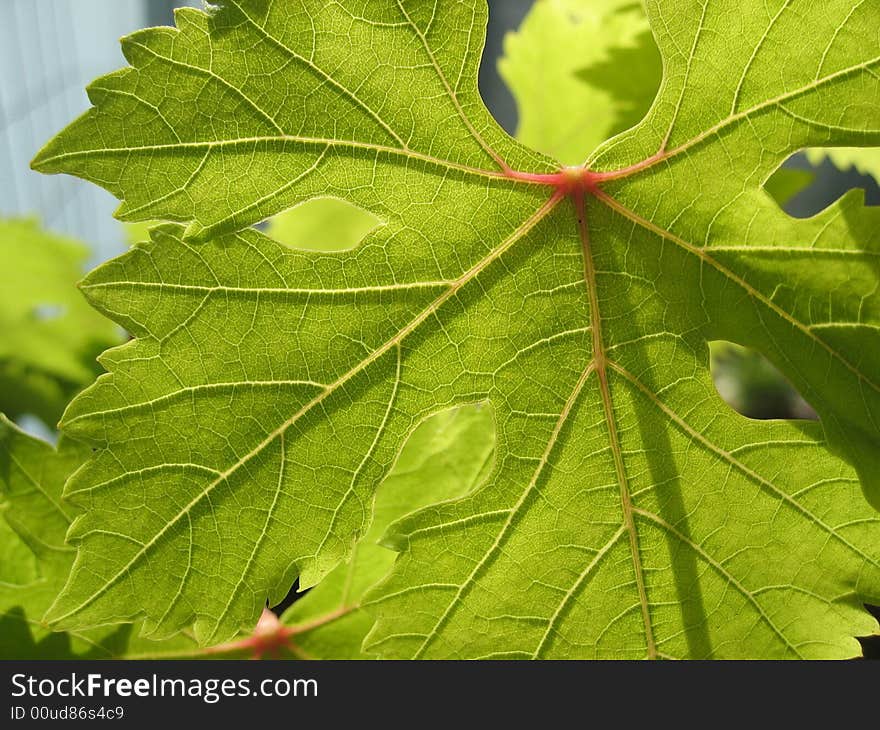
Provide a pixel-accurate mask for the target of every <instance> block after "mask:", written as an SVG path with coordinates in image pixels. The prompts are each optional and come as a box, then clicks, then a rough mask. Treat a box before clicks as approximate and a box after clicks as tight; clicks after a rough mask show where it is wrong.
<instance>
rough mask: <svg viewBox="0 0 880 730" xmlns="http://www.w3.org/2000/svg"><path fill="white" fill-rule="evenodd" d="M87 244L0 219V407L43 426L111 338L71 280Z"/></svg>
mask: <svg viewBox="0 0 880 730" xmlns="http://www.w3.org/2000/svg"><path fill="white" fill-rule="evenodd" d="M87 257H88V250H87V249H86V248H85V247H84V246H83V245H81V244H79V243H75V242H73V241H70V240H68V239H66V238H62V237H60V236H57V235H54V234H50V233H48V232H46V231H44V230H42V229H41V228H40V226H39V225H38V224H37V223H36V222H35V221H33V220H0V260H2V261H3V267H2V268H0V333H2V334H0V411H2V412H3V413H6V414H7V415H8V416H10V417H13V418H14V417H17V416H19V415H21V414H23V413H31V414H34V415H36V416H39V417H40V418H42V419H43V420H44V421H46V422H47V423H48V424H49V425H51V426H54V425H55V421H56V420H57V419H58V418H59V416H60V415H61V412H62V411H63V410H64V406H65V405H66V403H67V401H68V400H69V399H70V398H71V397H72V396H73V395H74V393H76V392H77V391H79V390H80V389H81V388H83V387H84V386H85V385H86V384H88V383H89V382H91V381H92V380H93V379H94V377H95V374H96V367H97V366H96V365H95V357H96V356H97V355H98V353H100V352H101V350H103V349H105V348H107V347H109V346H110V345H112V344H114V343H115V342H117V341H119V339H120V337H119V335H118V334H117V331H116V328H115V327H114V326H113V325H112V324H111V323H110V322H108V321H107V320H106V319H104V318H103V317H100V316H97V315H96V314H95V312H94V311H93V310H92V309H91V308H90V307H89V306H88V304H86V302H85V300H84V299H83V298H82V296H81V295H80V293H79V292H78V291H77V290H76V287H75V284H76V282H77V281H78V280H79V279H80V278H81V276H82V274H83V264H84V263H85V260H86V258H87Z"/></svg>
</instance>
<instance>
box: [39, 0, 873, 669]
mask: <svg viewBox="0 0 880 730" xmlns="http://www.w3.org/2000/svg"><path fill="white" fill-rule="evenodd" d="M647 9H648V19H649V22H650V26H651V28H652V31H653V34H654V37H655V39H656V41H657V45H658V48H659V50H660V53H661V55H662V58H663V68H664V77H663V83H662V86H661V90H660V92H659V94H658V97H657V99H656V100H655V102H654V104H653V105H652V107H651V110H650V111H649V112H648V115H647V116H646V118H645V119H644V120H643V121H642V122H641V123H639V124H638V125H637V126H636V127H635V128H633V129H632V130H630V131H628V132H625V133H623V134H621V135H619V136H617V137H615V138H614V139H612V140H611V141H609V142H608V143H606V144H604V145H602V146H601V147H600V148H599V149H598V150H597V151H596V152H595V153H594V154H593V155H592V156H591V157H590V159H589V161H588V164H587V166H586V167H584V168H577V169H568V168H566V169H562V168H560V166H559V165H558V163H554V162H553V161H552V160H551V159H549V158H547V157H543V156H541V155H539V154H538V153H536V152H533V151H530V150H528V149H527V148H525V147H524V146H522V145H520V144H518V143H516V142H514V141H513V140H511V139H509V138H508V137H506V136H505V135H504V133H503V132H502V131H501V130H500V128H499V127H498V126H497V125H496V124H495V123H494V122H493V120H492V119H491V117H490V116H489V114H488V112H487V111H486V110H485V108H484V107H483V105H482V103H481V101H480V98H479V95H478V93H477V89H476V77H477V66H478V63H479V55H480V50H481V48H482V42H483V36H484V29H485V22H486V5H485V3H484V2H482V1H478V0H465V1H461V2H450V3H441V4H435V3H422V2H418V3H417V2H405V1H404V0H400V1H398V2H393V3H388V2H384V1H383V2H378V1H376V2H363V1H360V2H357V3H355V2H337V3H333V4H326V3H323V2H318V1H317V0H315V1H314V2H311V1H304V2H301V3H299V4H298V5H297V9H296V12H291V10H290V5H289V4H287V3H280V2H271V1H270V0H247V1H246V0H226V1H224V2H222V3H220V4H219V5H218V6H217V7H212V9H211V11H210V12H208V13H199V12H197V11H193V10H185V11H181V12H179V13H178V15H177V29H150V30H146V31H142V32H140V33H137V34H135V35H133V36H130V37H129V38H127V39H126V40H124V42H123V46H124V49H125V52H126V54H127V58H128V60H129V61H130V62H131V63H132V67H131V68H129V69H126V70H124V71H121V72H118V73H116V74H112V75H110V76H109V77H104V78H102V79H99V80H98V81H96V82H95V83H94V84H93V85H92V86H91V87H90V95H91V99H92V101H93V102H94V103H95V104H96V106H95V108H94V109H92V110H91V111H90V112H88V113H87V114H86V115H85V116H84V117H82V118H80V119H79V120H78V121H76V122H74V124H72V125H71V126H70V127H69V128H68V129H67V130H65V131H64V132H62V133H61V134H60V135H59V136H58V137H56V138H55V139H54V140H53V141H51V142H50V143H49V144H48V145H47V146H46V148H44V150H43V151H42V152H41V153H40V155H39V156H38V157H37V159H36V160H35V162H34V165H35V166H36V167H37V168H38V169H42V170H45V171H50V172H51V171H65V172H70V173H74V174H77V175H80V176H82V177H84V178H87V179H91V180H93V181H95V182H98V183H99V184H102V185H104V186H106V187H108V188H109V189H110V190H111V191H112V192H114V193H115V194H116V195H118V196H120V197H121V198H123V199H124V202H123V205H122V207H121V209H120V214H121V215H122V216H123V217H126V218H132V219H137V218H144V219H146V218H165V219H171V220H174V221H178V222H180V223H185V224H186V225H185V226H184V225H174V224H168V225H165V226H161V227H159V228H157V229H154V230H153V231H152V232H151V235H152V239H151V241H149V242H147V243H145V244H142V245H139V246H137V247H135V248H134V249H133V250H132V251H130V252H129V253H127V254H125V255H124V256H122V257H120V258H118V259H116V260H115V261H112V262H109V263H108V264H106V265H104V266H102V267H100V268H98V269H97V270H96V271H95V272H93V273H92V274H91V275H90V276H89V277H88V279H87V281H86V282H85V284H84V286H83V290H84V292H85V293H86V295H87V296H88V298H89V299H90V301H91V302H92V303H93V304H94V305H95V306H96V307H97V308H98V309H99V310H101V311H103V312H104V313H106V314H107V315H108V316H110V317H112V318H113V319H114V320H115V321H117V322H118V323H120V324H123V325H124V326H126V327H127V328H128V329H129V330H130V331H131V332H133V333H134V335H135V336H136V339H135V341H133V342H131V343H128V344H126V345H125V346H123V347H121V348H117V349H115V350H111V351H110V352H108V353H106V354H105V355H104V356H103V357H102V364H103V365H104V366H105V367H106V369H107V370H108V373H107V374H106V375H104V376H102V377H101V378H100V379H99V381H98V382H97V383H96V384H95V385H94V386H93V387H92V388H90V389H89V390H88V391H86V392H85V393H83V394H82V395H81V396H79V397H78V398H77V399H76V400H75V401H74V402H73V403H72V404H71V406H70V407H69V409H68V411H67V412H66V414H65V418H64V428H65V430H66V431H67V432H68V433H69V434H71V435H74V436H76V437H78V438H82V439H85V440H87V441H88V442H89V443H91V444H93V445H94V446H95V448H96V449H98V452H97V453H96V455H95V457H94V458H93V459H92V460H91V461H89V463H88V464H86V466H84V467H83V468H82V469H81V470H79V471H78V472H77V473H76V474H75V475H74V476H73V477H72V478H71V479H70V481H69V482H68V484H67V486H66V492H65V493H66V494H67V495H68V496H69V497H70V498H71V499H74V500H75V501H76V503H77V504H78V505H80V506H81V507H82V508H84V509H85V513H84V514H83V516H81V517H79V518H78V519H77V520H76V522H75V523H74V525H73V526H72V528H71V530H70V533H69V540H70V541H71V542H72V543H73V544H76V545H77V547H78V551H77V559H76V563H75V565H74V568H73V571H72V574H71V577H70V580H69V581H68V583H67V585H66V586H65V588H64V590H63V592H62V593H61V595H60V596H59V597H58V599H57V601H56V602H55V604H54V605H53V606H52V608H51V609H50V611H49V614H48V617H47V618H48V619H49V620H50V621H52V622H54V624H55V625H56V626H58V627H60V628H64V627H76V626H91V625H96V624H102V623H107V622H108V621H113V620H128V619H131V618H133V617H135V616H143V618H144V625H145V628H146V630H147V631H148V632H150V633H151V635H153V636H156V637H162V636H165V635H168V634H171V633H173V632H175V631H178V630H179V629H181V628H182V627H186V626H190V625H192V626H193V631H194V636H195V637H196V639H197V641H199V642H200V643H202V644H204V643H214V642H222V641H225V640H226V639H227V638H229V637H232V636H233V635H234V634H235V633H236V632H237V631H239V630H242V629H246V628H247V627H250V626H253V624H254V622H255V621H256V619H257V617H258V616H259V615H260V612H261V611H262V608H263V605H264V603H265V600H266V597H267V596H268V598H269V602H270V604H272V603H275V602H276V601H277V600H279V599H280V598H281V597H282V596H283V595H284V594H285V593H286V592H287V590H288V589H289V587H290V586H291V584H292V583H293V580H294V578H295V577H296V576H297V575H299V577H300V584H301V586H302V587H310V586H313V585H315V584H316V583H317V582H318V581H319V580H320V579H321V578H322V577H323V576H325V575H326V574H327V573H329V572H330V571H332V569H333V568H334V567H335V566H336V565H337V564H338V563H340V562H341V561H342V560H345V559H347V558H348V557H349V556H350V554H351V551H352V547H353V545H354V544H355V542H356V540H357V539H358V537H359V536H360V535H361V534H363V533H364V531H365V530H366V529H367V528H368V526H369V522H370V519H371V512H372V503H373V497H374V494H375V489H376V486H377V485H378V483H379V482H380V480H381V479H382V477H383V475H384V474H386V473H387V471H388V469H389V468H390V466H391V464H392V463H393V460H394V458H395V455H396V453H397V452H398V450H399V449H400V446H401V444H402V443H403V442H404V440H405V438H406V436H407V435H408V434H409V433H410V432H411V431H412V430H413V428H414V426H415V425H416V424H417V423H419V422H420V421H422V420H423V419H424V418H425V417H427V416H428V415H430V414H432V413H435V412H437V411H438V410H442V409H445V408H448V407H450V406H454V405H458V404H463V403H473V402H476V401H486V402H488V403H490V404H491V406H492V411H493V413H494V417H495V426H496V436H497V442H496V456H495V462H494V469H493V472H492V474H491V476H490V477H489V478H488V479H487V481H486V483H485V485H484V486H483V487H482V488H480V489H478V490H476V491H474V492H472V493H470V494H468V495H466V496H464V497H462V498H460V499H458V500H454V501H451V502H445V503H442V504H440V505H434V506H430V507H427V508H425V509H423V510H421V511H419V512H417V513H415V514H414V515H412V516H410V517H405V518H403V519H402V520H399V521H398V522H396V523H395V524H394V525H392V526H391V527H390V528H389V533H388V535H387V544H390V545H392V546H394V547H395V548H396V549H398V550H400V551H402V553H403V554H402V555H401V557H400V558H399V559H398V561H397V562H396V563H395V568H394V571H393V573H392V574H391V576H390V577H389V578H388V579H387V581H386V582H384V583H383V585H382V587H381V588H379V589H377V590H376V591H375V592H374V593H373V594H372V597H371V599H370V605H371V606H372V607H374V609H375V614H376V616H377V623H376V625H375V627H374V629H373V631H372V633H371V636H370V637H368V639H367V642H368V643H367V648H368V649H369V650H371V651H375V652H378V653H381V654H383V655H387V656H395V657H465V656H496V657H500V656H510V657H526V656H530V657H531V656H547V657H569V658H572V657H592V656H609V655H613V656H620V657H624V656H627V657H629V656H633V657H635V656H647V657H659V656H674V657H679V656H698V657H703V656H713V657H731V656H760V657H816V656H821V657H839V656H850V655H853V654H855V653H857V652H858V644H857V642H856V641H855V639H853V636H856V635H861V634H865V633H870V632H872V631H875V630H876V622H875V621H874V620H873V619H872V618H871V617H870V615H869V614H867V613H866V612H865V611H864V609H863V606H862V603H863V602H865V601H875V602H876V601H878V600H880V563H878V554H877V553H878V551H877V535H878V524H877V518H876V514H875V512H874V511H873V510H872V509H871V508H870V506H869V505H868V504H867V503H866V502H865V501H864V500H863V499H862V497H861V495H860V493H859V489H858V483H859V482H861V486H862V488H863V490H864V493H865V495H867V496H868V498H869V499H871V500H873V502H874V503H875V504H878V503H880V477H878V475H880V449H878V448H877V445H878V442H880V426H878V423H880V377H878V372H880V360H878V357H877V353H878V352H880V348H878V347H877V345H878V344H880V342H878V340H880V299H878V295H877V291H878V287H877V276H878V274H877V268H876V259H877V256H878V253H880V211H877V210H872V209H866V208H864V206H863V204H862V203H863V201H862V198H861V196H860V195H859V194H858V193H851V194H849V195H847V196H845V197H844V198H843V199H841V200H840V201H838V202H837V203H835V204H834V205H833V206H831V207H830V208H828V209H827V210H826V211H824V212H823V213H822V214H820V215H819V216H816V217H814V218H811V219H808V220H797V219H793V218H791V217H789V216H788V215H786V214H785V213H784V212H783V211H782V210H781V209H780V208H779V206H778V204H777V203H776V202H775V201H774V200H773V199H772V198H771V197H770V196H769V195H768V193H767V192H766V190H765V189H764V187H763V183H764V181H765V180H767V178H768V177H769V176H770V175H771V173H772V172H773V171H774V170H775V169H777V168H778V167H779V166H780V165H781V164H782V162H783V161H784V160H785V159H786V158H787V157H788V156H790V155H791V154H792V153H793V152H795V151H797V150H799V149H803V148H807V147H828V146H847V145H848V146H852V145H856V146H858V145H872V144H878V143H880V127H878V122H877V120H878V119H880V74H878V68H880V37H878V24H877V23H876V19H877V11H876V7H874V6H872V5H868V4H865V3H859V2H857V0H826V2H824V3H822V5H821V7H820V6H817V5H815V4H812V3H810V2H807V0H789V2H786V3H784V4H782V3H776V4H774V5H773V6H771V5H768V4H767V3H765V2H763V1H761V2H759V1H758V0H746V2H745V3H744V2H742V1H741V0H737V2H735V3H734V2H733V0H715V1H714V2H702V3H700V2H697V1H696V0H652V2H650V3H648V6H647ZM741 18H744V19H747V20H748V22H739V19H741ZM732 19H737V22H733V20H732ZM571 52H572V53H577V52H579V49H577V48H572V49H571ZM794 52H796V53H797V56H798V63H796V64H795V63H791V55H792V53H794ZM206 120H210V123H206ZM585 152H586V151H585ZM328 196H329V197H338V198H340V199H344V200H347V201H349V202H350V203H352V204H354V205H357V206H358V207H360V208H362V209H364V210H367V211H370V212H371V213H373V214H374V215H375V216H376V217H377V218H379V219H380V220H382V221H383V222H384V225H382V226H381V227H380V228H377V229H375V230H374V231H372V232H371V233H370V234H369V235H367V236H366V238H365V239H364V240H363V242H362V243H361V245H360V246H358V247H357V248H355V249H354V250H351V251H343V252H338V253H327V252H315V251H306V250H301V249H291V248H289V247H286V246H284V245H282V244H279V243H278V242H275V241H273V240H271V239H268V238H267V237H266V236H264V235H262V234H261V233H259V232H258V231H255V230H253V229H247V226H250V225H251V224H253V223H255V222H257V221H259V220H261V219H264V218H266V217H267V216H271V215H274V214H276V213H279V212H281V211H282V210H286V209H288V208H290V207H291V206H294V205H296V204H297V203H298V202H301V201H303V200H305V199H308V198H313V197H328ZM713 340H726V341H730V342H735V343H738V344H740V345H743V346H747V347H750V348H752V349H755V350H757V351H759V352H761V353H763V354H764V355H765V356H767V358H768V359H769V360H770V361H771V362H772V363H773V364H774V365H775V366H776V367H778V368H779V369H780V371H781V372H782V373H783V374H784V375H785V376H786V377H788V378H789V380H790V381H791V382H792V384H793V385H794V386H795V387H796V388H797V389H798V391H799V392H800V393H802V394H803V395H804V397H805V398H806V399H807V400H808V402H809V403H810V404H811V405H812V406H813V407H814V408H815V409H816V411H817V412H818V414H819V415H820V417H821V419H822V424H821V426H820V425H819V424H810V423H806V424H804V423H784V422H778V423H777V422H771V423H756V422H752V421H748V420H746V419H743V418H742V417H740V416H738V415H737V414H735V413H734V412H733V411H732V410H731V409H730V408H729V407H728V406H727V405H726V404H724V403H723V402H722V401H721V399H720V398H719V396H718V394H717V392H716V390H715V388H714V386H713V385H712V382H711V377H710V375H709V370H708V360H709V355H708V346H707V342H708V341H713ZM371 610H372V609H371Z"/></svg>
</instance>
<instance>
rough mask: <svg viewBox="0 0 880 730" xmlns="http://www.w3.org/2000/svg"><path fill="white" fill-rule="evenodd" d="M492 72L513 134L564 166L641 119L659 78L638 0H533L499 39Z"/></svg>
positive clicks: (654, 49)
mask: <svg viewBox="0 0 880 730" xmlns="http://www.w3.org/2000/svg"><path fill="white" fill-rule="evenodd" d="M498 71H499V73H500V74H501V77H502V78H503V79H504V81H505V82H506V83H507V85H508V86H509V87H510V90H511V92H512V93H513V97H514V99H515V100H516V103H517V108H518V111H519V126H518V128H517V139H519V140H521V141H522V142H524V143H525V144H527V145H529V146H530V147H532V148H533V149H536V150H540V151H541V152H544V153H546V154H548V155H550V156H552V157H554V158H555V159H557V160H559V161H560V162H562V163H563V164H567V165H576V164H580V163H581V162H583V161H584V159H585V157H586V156H587V154H588V153H589V152H591V151H592V150H594V149H595V148H596V147H598V146H599V144H600V143H601V142H604V141H605V140H606V139H608V138H609V137H611V136H613V135H615V134H617V133H619V132H622V131H624V130H626V129H628V128H629V127H631V126H633V125H634V124H636V123H637V122H639V121H641V119H642V117H643V116H644V115H645V113H646V112H647V111H648V108H649V107H650V105H651V102H652V101H653V100H654V97H655V95H656V94H657V89H658V88H659V86H660V80H661V75H662V70H661V62H660V55H659V53H658V51H657V45H656V44H655V43H654V40H653V38H652V37H651V32H650V29H649V28H648V20H647V18H646V17H645V12H644V10H643V8H642V6H641V3H640V2H639V0H538V2H536V3H535V4H534V6H533V7H532V9H531V10H530V11H529V13H528V15H527V16H526V18H525V19H524V20H523V22H522V25H521V26H520V28H519V29H518V30H517V31H515V32H512V33H510V34H508V36H507V37H506V38H505V40H504V55H503V56H502V57H501V59H500V60H499V62H498Z"/></svg>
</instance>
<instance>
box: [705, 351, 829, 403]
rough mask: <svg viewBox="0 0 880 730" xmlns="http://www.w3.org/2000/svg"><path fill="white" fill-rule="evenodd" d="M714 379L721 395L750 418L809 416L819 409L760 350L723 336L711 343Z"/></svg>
mask: <svg viewBox="0 0 880 730" xmlns="http://www.w3.org/2000/svg"><path fill="white" fill-rule="evenodd" d="M709 351H710V363H711V370H712V380H713V382H714V383H715V388H716V390H717V391H718V394H719V395H720V396H721V398H722V399H723V400H724V401H725V402H726V403H727V404H728V405H729V406H731V408H733V409H734V410H735V411H737V412H738V413H740V414H742V415H743V416H746V417H747V418H755V419H761V420H768V419H810V420H817V419H818V416H817V415H816V412H815V411H814V410H813V409H812V407H810V405H809V404H808V403H807V402H806V400H804V398H803V396H801V394H800V393H798V391H797V390H796V389H795V388H794V386H793V385H792V384H791V383H790V382H789V381H788V380H787V379H786V378H785V377H783V375H782V374H781V373H780V372H779V371H778V370H777V369H776V367H775V366H774V365H773V364H772V363H771V362H770V361H769V360H767V358H765V357H764V356H763V355H761V354H760V353H759V352H755V351H754V350H750V349H748V348H746V347H742V346H741V345H736V344H734V343H732V342H725V341H722V340H719V341H716V342H710V343H709Z"/></svg>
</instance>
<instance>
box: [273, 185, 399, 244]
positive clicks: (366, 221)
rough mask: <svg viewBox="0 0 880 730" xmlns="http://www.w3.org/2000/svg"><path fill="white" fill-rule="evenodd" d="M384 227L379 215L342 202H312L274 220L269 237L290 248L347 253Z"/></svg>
mask: <svg viewBox="0 0 880 730" xmlns="http://www.w3.org/2000/svg"><path fill="white" fill-rule="evenodd" d="M381 224H382V221H381V220H380V219H379V218H377V217H376V216H375V215H373V214H372V213H370V212H369V211H367V210H364V209H363V208H360V207H358V206H356V205H354V204H352V203H349V202H348V201H345V200H340V199H339V198H312V199H311V200H307V201H306V202H304V203H300V204H299V205H297V206H295V207H293V208H290V209H289V210H286V211H284V212H283V213H279V214H278V215H275V216H272V217H271V218H269V219H268V221H266V222H265V227H263V226H261V228H263V230H264V232H265V233H266V235H268V236H270V237H271V238H274V239H275V240H276V241H278V242H279V243H282V244H284V245H285V246H289V247H290V248H299V249H306V250H309V251H347V250H349V249H352V248H354V247H355V246H357V245H358V244H359V243H360V242H361V241H362V240H363V239H364V238H365V237H366V236H367V234H368V233H370V231H372V230H373V229H375V228H376V227H378V226H379V225H381Z"/></svg>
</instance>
